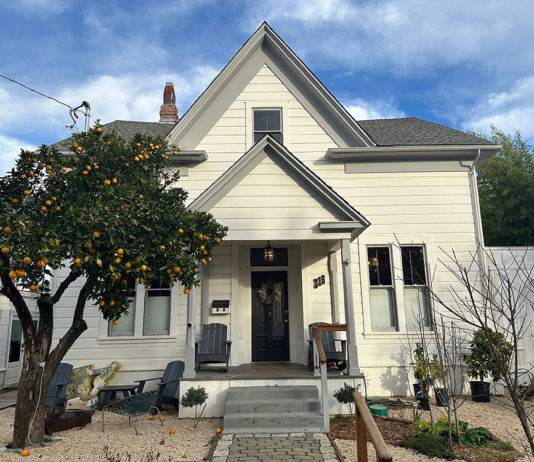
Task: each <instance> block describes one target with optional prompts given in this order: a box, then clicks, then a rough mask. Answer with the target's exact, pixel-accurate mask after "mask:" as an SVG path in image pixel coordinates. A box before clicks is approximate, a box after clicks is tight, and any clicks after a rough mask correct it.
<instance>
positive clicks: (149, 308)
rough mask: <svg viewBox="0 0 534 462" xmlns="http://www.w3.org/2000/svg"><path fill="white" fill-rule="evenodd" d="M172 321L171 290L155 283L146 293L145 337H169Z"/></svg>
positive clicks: (164, 285) (165, 285)
mask: <svg viewBox="0 0 534 462" xmlns="http://www.w3.org/2000/svg"><path fill="white" fill-rule="evenodd" d="M170 321H171V289H170V287H169V286H168V285H167V284H161V283H160V282H158V281H153V283H152V284H151V288H150V289H149V290H147V291H146V297H145V316H144V323H143V335H168V334H169V330H170Z"/></svg>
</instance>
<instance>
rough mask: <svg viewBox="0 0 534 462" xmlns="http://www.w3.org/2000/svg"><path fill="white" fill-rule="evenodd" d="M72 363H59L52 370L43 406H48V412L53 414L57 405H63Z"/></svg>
mask: <svg viewBox="0 0 534 462" xmlns="http://www.w3.org/2000/svg"><path fill="white" fill-rule="evenodd" d="M71 372H72V364H68V363H60V364H59V365H58V367H57V368H56V371H55V372H54V376H53V377H52V381H51V382H50V386H49V387H48V392H47V393H46V403H45V406H46V407H49V408H50V412H51V413H52V414H55V412H56V407H57V406H64V405H65V400H66V398H65V392H66V391H67V385H68V383H69V380H70V373H71Z"/></svg>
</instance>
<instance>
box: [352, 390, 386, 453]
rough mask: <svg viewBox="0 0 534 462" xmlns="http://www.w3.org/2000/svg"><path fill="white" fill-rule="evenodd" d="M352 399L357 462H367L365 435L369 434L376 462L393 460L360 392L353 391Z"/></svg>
mask: <svg viewBox="0 0 534 462" xmlns="http://www.w3.org/2000/svg"><path fill="white" fill-rule="evenodd" d="M352 397H353V399H354V406H355V409H356V434H357V436H356V438H357V440H356V444H357V454H358V459H357V460H358V462H367V461H368V458H367V434H368V433H369V438H370V439H371V443H373V446H374V447H375V451H376V460H377V462H390V461H392V460H393V457H392V455H391V451H390V450H389V447H388V446H387V444H386V442H385V441H384V438H383V437H382V434H381V433H380V430H379V429H378V427H377V425H376V422H375V421H374V419H373V416H372V415H371V412H370V411H369V408H368V407H367V403H366V402H365V400H364V399H363V396H362V394H361V393H360V392H358V391H355V392H354V393H353V394H352Z"/></svg>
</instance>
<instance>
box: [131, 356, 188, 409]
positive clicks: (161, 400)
mask: <svg viewBox="0 0 534 462" xmlns="http://www.w3.org/2000/svg"><path fill="white" fill-rule="evenodd" d="M183 373H184V362H183V361H171V362H170V363H169V364H167V367H166V368H165V372H163V376H162V377H161V378H159V377H156V378H153V379H143V380H136V381H135V382H137V383H139V386H138V387H137V393H138V394H139V393H143V390H144V388H145V384H146V382H150V381H152V380H159V381H160V382H159V383H158V390H157V393H156V394H155V396H154V402H153V403H152V406H153V407H156V408H158V409H160V408H161V405H162V404H170V405H172V406H174V408H175V409H176V410H178V401H179V400H178V398H177V397H176V391H177V390H178V389H179V386H180V378H181V377H182V374H183Z"/></svg>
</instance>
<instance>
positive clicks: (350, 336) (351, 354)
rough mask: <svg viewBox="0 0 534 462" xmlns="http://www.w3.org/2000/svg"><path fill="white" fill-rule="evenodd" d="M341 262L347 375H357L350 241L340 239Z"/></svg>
mask: <svg viewBox="0 0 534 462" xmlns="http://www.w3.org/2000/svg"><path fill="white" fill-rule="evenodd" d="M341 262H342V267H343V299H344V301H345V323H346V324H347V355H348V360H349V375H359V374H360V367H359V364H358V347H357V345H356V325H355V321H354V297H353V294H352V271H351V264H350V241H349V240H348V239H341Z"/></svg>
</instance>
